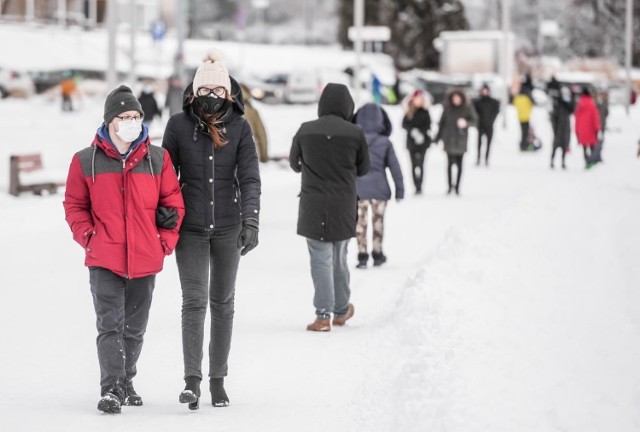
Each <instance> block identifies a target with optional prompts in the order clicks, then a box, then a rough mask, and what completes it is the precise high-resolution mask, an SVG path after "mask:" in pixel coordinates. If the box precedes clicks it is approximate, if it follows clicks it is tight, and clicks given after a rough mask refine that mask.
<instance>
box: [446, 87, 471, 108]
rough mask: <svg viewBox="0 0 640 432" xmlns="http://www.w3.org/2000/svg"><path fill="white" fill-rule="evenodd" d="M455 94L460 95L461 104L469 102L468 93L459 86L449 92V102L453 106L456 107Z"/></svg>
mask: <svg viewBox="0 0 640 432" xmlns="http://www.w3.org/2000/svg"><path fill="white" fill-rule="evenodd" d="M454 95H458V96H460V99H461V100H462V103H461V104H460V105H459V106H465V105H466V104H467V95H466V93H465V92H464V90H462V89H459V88H455V89H453V90H452V91H451V93H449V97H448V98H447V101H448V102H449V105H450V106H452V107H455V106H456V105H454V104H453V96H454Z"/></svg>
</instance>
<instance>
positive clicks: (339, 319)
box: [333, 303, 355, 326]
mask: <svg viewBox="0 0 640 432" xmlns="http://www.w3.org/2000/svg"><path fill="white" fill-rule="evenodd" d="M354 313H355V308H354V307H353V305H352V304H351V303H349V306H348V308H347V313H346V314H344V315H335V316H334V317H333V325H334V326H343V325H344V324H345V323H346V322H347V320H348V319H349V318H351V317H352V316H353V314H354Z"/></svg>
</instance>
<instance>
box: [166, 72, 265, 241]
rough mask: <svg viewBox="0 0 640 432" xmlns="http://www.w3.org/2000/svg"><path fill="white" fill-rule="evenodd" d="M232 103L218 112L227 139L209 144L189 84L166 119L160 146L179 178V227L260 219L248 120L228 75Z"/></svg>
mask: <svg viewBox="0 0 640 432" xmlns="http://www.w3.org/2000/svg"><path fill="white" fill-rule="evenodd" d="M231 94H232V96H233V103H232V105H231V106H230V107H229V109H228V110H227V112H226V113H225V114H223V116H222V118H221V120H222V122H223V135H224V137H225V139H226V140H227V141H228V143H227V144H226V145H224V146H223V147H221V148H218V149H215V150H214V145H213V139H212V138H211V135H209V131H208V129H207V127H206V125H205V124H204V123H203V122H202V120H201V119H200V118H199V117H198V116H197V115H196V114H195V113H194V112H193V109H192V105H191V103H190V100H191V96H193V87H192V85H191V84H189V85H188V86H187V88H186V89H185V91H184V99H183V112H181V113H177V114H175V115H173V116H171V118H170V119H169V122H168V123H167V127H166V130H165V132H164V138H163V140H162V147H164V148H165V149H166V150H167V151H168V152H169V156H170V157H171V161H172V162H173V166H174V168H175V170H176V173H177V174H178V178H179V180H180V187H181V188H182V196H183V198H184V206H185V217H184V221H183V223H182V226H181V228H180V230H181V231H205V230H210V229H213V228H221V227H228V226H233V225H237V224H239V223H241V222H242V220H244V219H256V220H258V219H259V212H260V190H261V183H260V170H259V167H258V155H257V153H256V145H255V143H254V142H253V135H252V133H251V127H250V126H249V122H247V120H246V119H245V118H244V117H243V113H244V103H243V99H242V92H241V91H240V86H239V85H238V83H237V82H236V80H234V79H233V78H231Z"/></svg>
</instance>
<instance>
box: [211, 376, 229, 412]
mask: <svg viewBox="0 0 640 432" xmlns="http://www.w3.org/2000/svg"><path fill="white" fill-rule="evenodd" d="M209 391H211V404H212V405H213V406H215V407H226V406H229V397H228V396H227V392H226V391H224V378H210V379H209Z"/></svg>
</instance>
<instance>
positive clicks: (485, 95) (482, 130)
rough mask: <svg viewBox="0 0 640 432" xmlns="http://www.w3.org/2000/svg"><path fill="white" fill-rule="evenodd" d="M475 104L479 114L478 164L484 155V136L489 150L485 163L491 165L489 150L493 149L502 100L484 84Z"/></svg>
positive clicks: (485, 156)
mask: <svg viewBox="0 0 640 432" xmlns="http://www.w3.org/2000/svg"><path fill="white" fill-rule="evenodd" d="M473 106H474V108H475V109H476V113H477V114H478V160H477V162H476V165H480V158H481V155H482V137H483V136H484V137H485V138H486V141H487V151H486V153H485V155H484V164H485V165H489V152H490V150H491V140H492V138H493V124H494V123H495V121H496V117H498V113H500V102H499V101H498V100H497V99H495V98H492V97H491V91H490V89H489V86H487V85H483V86H482V89H480V97H479V98H477V99H476V100H474V101H473Z"/></svg>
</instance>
